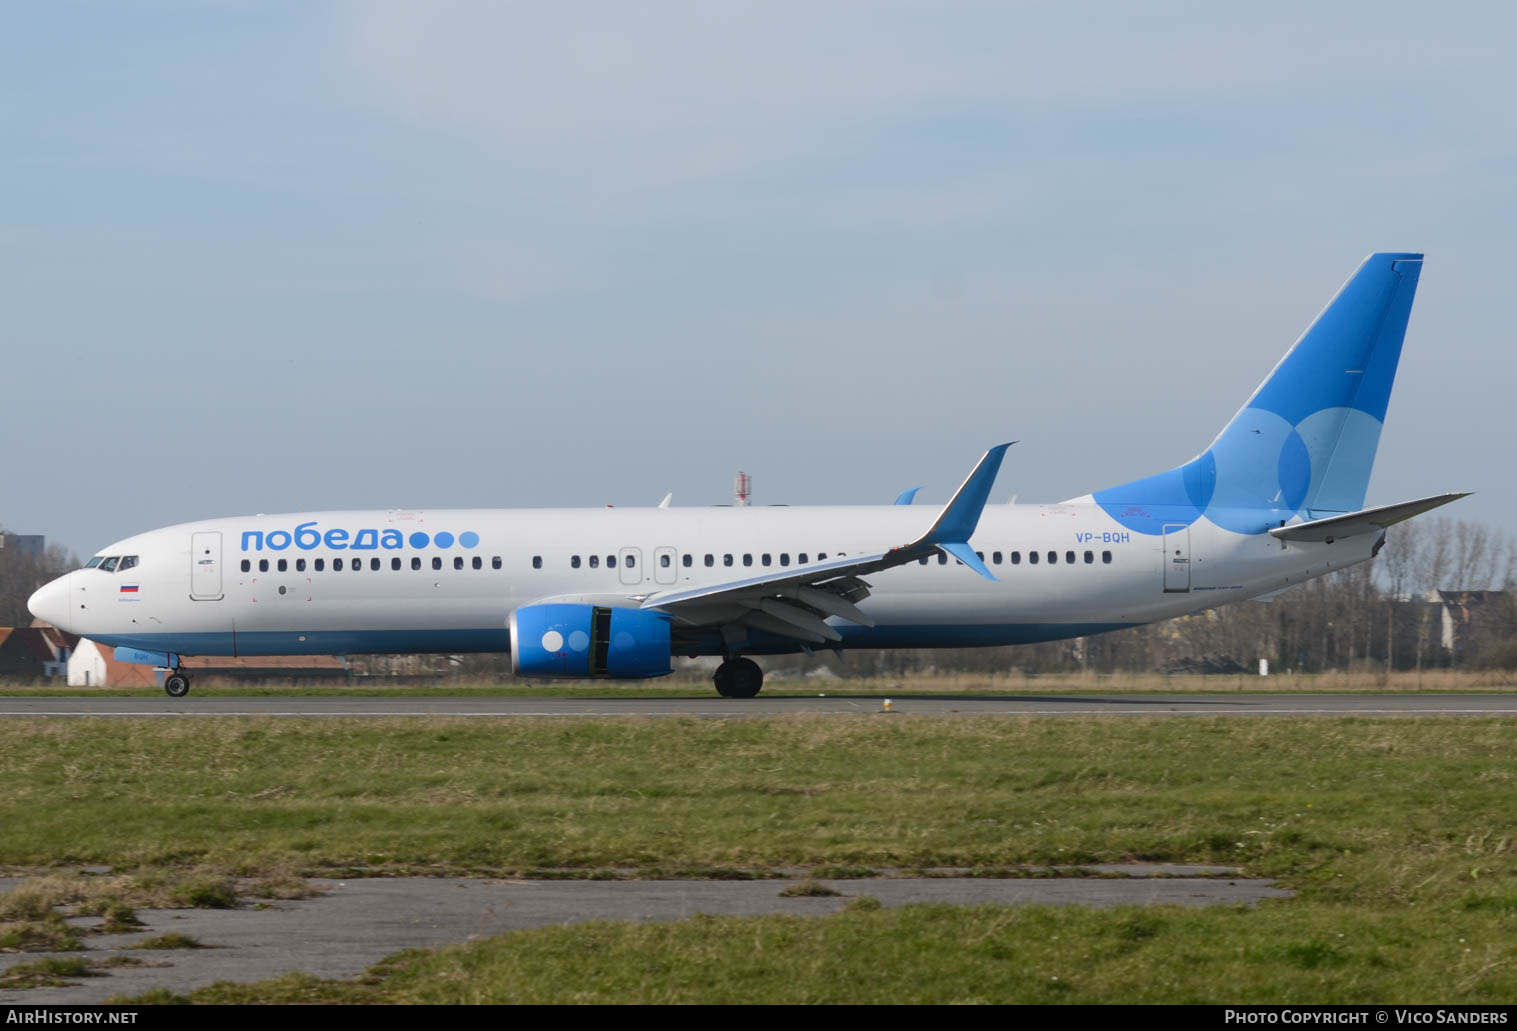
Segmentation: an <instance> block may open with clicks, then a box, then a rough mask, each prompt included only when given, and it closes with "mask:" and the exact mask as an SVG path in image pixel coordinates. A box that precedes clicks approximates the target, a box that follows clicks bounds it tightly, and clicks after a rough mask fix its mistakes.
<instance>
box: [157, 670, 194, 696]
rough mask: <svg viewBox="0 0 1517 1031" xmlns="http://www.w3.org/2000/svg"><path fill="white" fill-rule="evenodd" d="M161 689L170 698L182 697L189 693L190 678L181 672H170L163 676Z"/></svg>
mask: <svg viewBox="0 0 1517 1031" xmlns="http://www.w3.org/2000/svg"><path fill="white" fill-rule="evenodd" d="M163 690H164V693H166V694H167V695H168V696H169V697H170V698H183V697H184V696H185V695H187V694H189V693H190V678H189V677H187V676H185V675H184V674H183V673H170V674H169V675H168V676H166V677H164V678H163Z"/></svg>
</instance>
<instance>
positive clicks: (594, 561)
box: [590, 555, 600, 569]
mask: <svg viewBox="0 0 1517 1031" xmlns="http://www.w3.org/2000/svg"><path fill="white" fill-rule="evenodd" d="M590 568H591V569H599V568H600V556H599V555H591V556H590Z"/></svg>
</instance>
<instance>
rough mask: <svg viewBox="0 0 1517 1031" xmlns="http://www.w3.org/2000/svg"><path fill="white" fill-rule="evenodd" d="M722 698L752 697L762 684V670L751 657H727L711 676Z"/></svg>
mask: <svg viewBox="0 0 1517 1031" xmlns="http://www.w3.org/2000/svg"><path fill="white" fill-rule="evenodd" d="M711 679H712V680H713V681H714V682H715V683H716V693H717V694H719V695H721V696H722V697H723V698H752V697H753V696H754V695H756V694H758V693H759V689H760V688H762V687H763V686H764V671H763V670H762V669H760V668H759V664H758V663H756V662H754V661H753V660H752V659H745V658H741V657H739V658H736V659H728V660H727V661H726V662H724V663H722V664H721V665H720V666H718V667H716V674H715V675H714V676H713V677H712V678H711Z"/></svg>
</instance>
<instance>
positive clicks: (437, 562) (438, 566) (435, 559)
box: [432, 555, 541, 569]
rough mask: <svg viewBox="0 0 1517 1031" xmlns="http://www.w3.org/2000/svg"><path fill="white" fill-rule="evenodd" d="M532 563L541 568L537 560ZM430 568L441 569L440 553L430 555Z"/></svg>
mask: <svg viewBox="0 0 1517 1031" xmlns="http://www.w3.org/2000/svg"><path fill="white" fill-rule="evenodd" d="M532 565H533V567H534V568H541V563H539V562H536V561H534V562H533V563H532ZM432 568H433V569H441V568H442V556H441V555H433V556H432Z"/></svg>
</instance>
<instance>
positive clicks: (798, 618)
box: [28, 253, 1465, 698]
mask: <svg viewBox="0 0 1517 1031" xmlns="http://www.w3.org/2000/svg"><path fill="white" fill-rule="evenodd" d="M1421 271H1422V255H1421V254H1411V253H1376V254H1371V255H1370V256H1369V257H1367V258H1365V259H1364V261H1363V262H1362V263H1361V264H1360V266H1359V268H1358V269H1357V270H1356V271H1355V272H1354V274H1353V275H1352V276H1351V277H1350V278H1349V280H1348V281H1347V282H1346V283H1345V284H1344V285H1343V287H1342V288H1340V289H1339V291H1338V293H1337V294H1336V295H1334V297H1333V299H1332V300H1331V301H1329V302H1328V305H1327V307H1326V308H1324V309H1323V310H1322V312H1321V313H1320V314H1319V315H1318V316H1317V318H1316V319H1315V320H1314V321H1313V322H1312V323H1311V325H1310V326H1309V327H1308V328H1307V330H1306V332H1305V333H1304V334H1302V336H1301V338H1300V339H1299V340H1297V341H1296V343H1295V344H1294V345H1293V346H1292V347H1291V349H1290V350H1289V351H1288V352H1287V353H1286V355H1285V357H1284V358H1282V359H1281V360H1280V362H1279V364H1278V365H1276V366H1275V368H1274V370H1273V371H1272V372H1271V373H1270V374H1269V376H1268V377H1267V378H1266V379H1265V380H1264V382H1263V383H1262V384H1261V385H1260V386H1259V388H1258V389H1257V390H1255V391H1254V393H1253V395H1252V396H1251V397H1250V398H1249V399H1248V401H1247V402H1245V403H1244V405H1243V407H1242V408H1241V409H1240V410H1239V411H1238V413H1237V415H1235V416H1234V417H1233V418H1232V420H1231V421H1230V422H1228V423H1227V425H1226V426H1225V427H1224V428H1223V429H1222V432H1221V433H1220V434H1218V435H1217V437H1216V439H1215V440H1213V441H1212V443H1211V445H1210V446H1209V447H1207V448H1206V450H1204V451H1203V452H1201V454H1199V455H1198V456H1196V457H1195V458H1192V459H1191V460H1190V461H1188V462H1185V463H1184V464H1182V465H1180V466H1177V467H1175V468H1173V469H1170V470H1168V471H1167V472H1162V473H1159V474H1157V475H1153V476H1148V477H1145V478H1142V479H1138V480H1134V481H1132V482H1130V483H1125V484H1122V485H1119V486H1115V487H1108V488H1106V489H1104V490H1098V491H1095V492H1093V493H1090V494H1085V495H1083V496H1081V497H1077V498H1072V499H1070V500H1068V501H1064V502H1061V503H1058V504H1010V505H995V506H987V501H988V499H989V496H990V491H991V487H992V484H993V482H994V481H995V478H996V474H997V472H998V471H999V468H1000V465H1001V461H1002V458H1003V456H1004V455H1005V453H1006V450H1007V448H1008V447H1010V446H1011V445H1010V444H998V445H996V446H995V447H992V448H991V449H990V450H988V451H987V452H985V454H984V456H983V457H982V458H981V459H980V461H979V462H978V464H976V465H975V467H974V469H973V471H971V472H970V474H969V476H968V477H967V478H966V479H965V480H964V482H963V484H962V485H961V486H960V487H959V489H958V490H957V491H956V492H955V493H954V495H953V497H952V499H951V500H949V502H948V503H947V504H946V505H945V506H944V507H943V508H942V509H941V510H940V511H938V512H937V513H936V515H935V517H933V518H932V519H931V520H929V519H927V518H926V517H925V516H924V515H923V514H920V513H921V509H920V508H918V507H916V506H914V505H912V503H911V502H912V501H913V500H914V496H915V493H916V491H915V490H914V489H913V490H908V491H905V492H903V493H902V494H901V495H900V496H899V497H898V498H897V499H896V503H895V504H893V505H880V506H873V507H867V506H855V507H786V506H772V507H728V506H716V507H710V508H684V509H681V508H675V507H671V506H668V505H666V504H665V505H660V506H659V507H658V508H646V509H634V508H620V507H618V508H598V509H586V510H573V509H569V510H564V509H517V510H478V509H476V510H452V511H430V510H389V511H367V512H365V511H345V512H308V513H300V514H290V515H258V516H251V517H242V518H235V519H213V520H207V521H203V522H193V523H184V524H181V525H178V526H171V527H167V528H165V529H160V530H153V531H151V532H148V533H143V534H139V535H137V536H134V537H128V538H126V539H125V540H121V541H118V542H116V543H115V544H112V545H110V546H109V547H107V548H104V549H102V550H101V551H100V552H99V553H97V554H96V555H95V556H94V557H92V558H91V559H90V560H89V561H88V563H86V565H85V566H84V568H82V569H78V570H75V571H73V572H70V573H68V574H66V575H64V576H62V577H59V578H58V579H56V580H54V581H52V582H51V583H49V584H47V585H45V586H43V587H42V588H41V589H39V590H38V591H37V592H36V593H35V594H33V595H32V596H31V598H30V600H29V602H28V606H29V608H30V609H31V611H32V613H33V614H34V615H36V616H38V617H39V618H41V619H43V620H46V621H47V622H48V623H51V624H52V625H54V626H56V627H59V628H60V629H63V630H66V631H70V632H73V633H76V634H79V635H81V636H84V637H88V638H90V639H92V640H94V641H96V642H97V643H99V644H102V645H106V646H114V647H115V648H116V653H115V654H116V658H117V659H119V660H124V661H130V662H138V663H144V664H150V665H153V666H155V667H157V668H159V669H161V670H163V671H164V672H165V674H166V675H165V677H164V681H163V686H164V689H165V691H166V692H167V693H168V694H169V695H170V696H172V697H176V698H177V697H181V696H183V695H185V694H186V693H187V692H188V691H189V689H190V681H189V678H188V676H187V675H186V674H185V672H184V671H183V669H182V667H181V658H182V657H183V656H186V655H192V656H194V655H296V654H323V655H334V654H362V653H401V652H435V653H445V654H452V653H460V652H504V651H509V652H510V654H511V666H512V670H513V671H514V672H515V673H517V674H518V675H520V676H524V677H532V678H573V679H580V678H595V677H607V678H615V679H641V678H649V677H658V676H663V675H665V674H667V673H670V672H671V671H672V658H673V657H674V656H691V657H694V656H703V655H704V656H720V657H721V659H722V661H721V663H720V664H719V665H718V667H717V669H716V672H715V675H714V678H713V679H714V682H715V687H716V690H717V692H718V693H719V694H721V695H723V696H725V697H728V698H752V697H753V696H755V695H757V694H758V693H759V690H760V689H761V687H762V686H763V678H764V674H763V671H762V669H761V668H760V667H759V665H758V664H757V663H756V662H754V661H753V658H752V656H755V655H758V656H762V655H776V654H784V653H795V652H807V653H810V652H812V651H813V650H814V649H819V648H823V649H827V648H830V649H834V650H837V651H838V653H839V654H842V651H843V650H844V649H854V648H902V647H904V648H930V647H966V646H990V645H1009V644H1024V643H1030V642H1035V641H1051V640H1057V639H1061V638H1072V637H1085V636H1089V635H1093V634H1099V633H1105V632H1108V631H1113V630H1119V629H1122V628H1125V627H1133V626H1138V625H1140V624H1144V623H1151V622H1155V621H1158V620H1164V619H1169V618H1172V617H1175V616H1180V615H1183V614H1185V613H1189V612H1196V611H1200V610H1203V609H1209V608H1214V607H1216V606H1218V605H1222V604H1224V603H1227V602H1234V601H1240V600H1242V599H1246V598H1253V597H1258V596H1262V595H1266V594H1272V593H1276V592H1279V591H1281V590H1283V589H1285V588H1288V587H1291V586H1293V585H1295V584H1297V583H1300V582H1302V581H1305V580H1308V579H1311V578H1313V577H1318V576H1322V575H1324V574H1327V573H1330V572H1332V571H1334V570H1338V569H1343V568H1345V567H1347V566H1351V565H1354V564H1356V563H1359V562H1364V561H1367V560H1369V559H1371V558H1373V557H1374V556H1375V555H1376V554H1378V553H1379V551H1380V549H1381V547H1382V546H1383V545H1384V543H1385V531H1386V528H1387V527H1388V526H1391V525H1393V524H1395V523H1398V522H1400V521H1402V520H1404V519H1409V518H1411V517H1412V516H1415V515H1418V514H1420V513H1423V512H1426V511H1428V510H1430V509H1433V508H1437V507H1438V506H1440V505H1444V504H1447V503H1449V502H1451V501H1454V500H1457V499H1458V498H1461V497H1464V496H1465V494H1463V493H1447V494H1437V495H1432V496H1429V497H1425V498H1421V499H1418V500H1415V501H1408V502H1403V503H1401V504H1395V505H1387V506H1383V507H1376V508H1364V499H1365V493H1366V491H1367V488H1368V486H1369V479H1370V471H1371V468H1372V466H1373V464H1374V459H1375V453H1376V449H1377V446H1378V444H1379V439H1380V429H1381V426H1382V424H1383V422H1384V420H1385V413H1386V407H1387V404H1388V402H1389V400H1390V393H1391V385H1392V382H1393V381H1394V379H1395V374H1396V367H1397V364H1398V362H1399V359H1400V355H1401V347H1402V342H1403V339H1404V337H1405V333H1406V327H1407V319H1408V317H1409V316H1410V312H1411V306H1412V298H1413V295H1414V294H1415V292H1416V288H1417V281H1418V278H1419V276H1420V274H1421ZM960 567H963V568H960Z"/></svg>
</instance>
